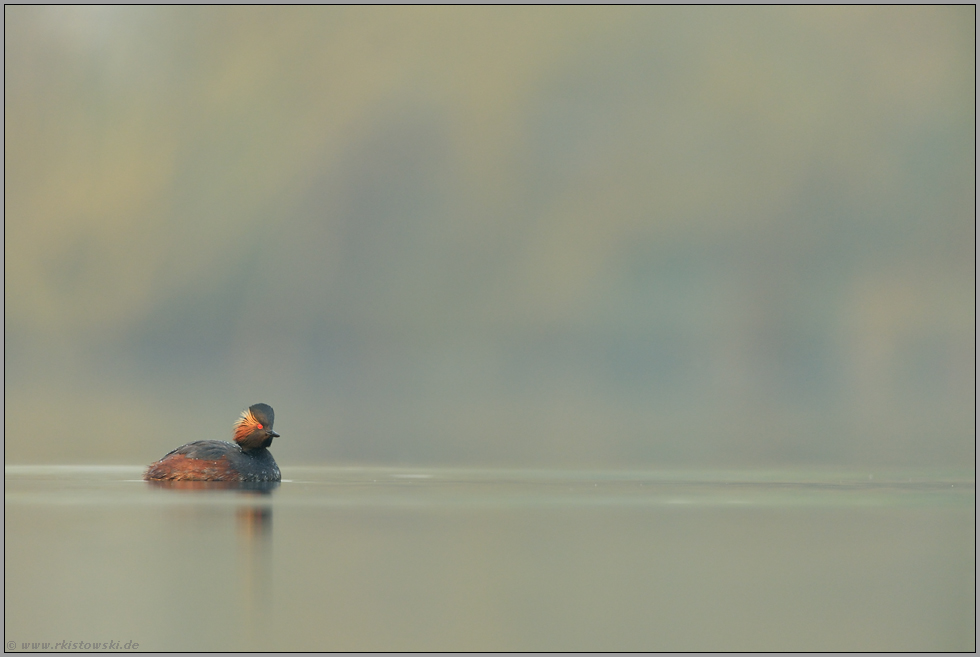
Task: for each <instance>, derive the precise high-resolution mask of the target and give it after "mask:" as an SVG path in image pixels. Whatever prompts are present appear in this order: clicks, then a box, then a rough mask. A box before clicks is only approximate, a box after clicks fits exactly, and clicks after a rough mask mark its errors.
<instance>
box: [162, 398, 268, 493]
mask: <svg viewBox="0 0 980 657" xmlns="http://www.w3.org/2000/svg"><path fill="white" fill-rule="evenodd" d="M274 422H275V413H274V411H273V410H272V407H271V406H269V405H268V404H253V405H252V406H249V407H248V409H247V410H246V411H244V412H243V413H242V415H241V417H240V418H239V419H238V421H237V422H236V423H235V428H234V441H235V442H233V443H232V442H227V441H224V440H198V441H195V442H192V443H187V444H186V445H183V446H181V447H178V448H177V449H175V450H173V451H171V452H169V453H168V454H167V455H166V456H164V457H163V458H162V459H160V460H159V461H156V462H155V463H151V464H150V466H149V467H148V468H147V470H146V474H145V475H143V478H144V479H146V480H148V481H151V480H153V481H280V480H281V479H282V475H281V474H280V473H279V466H278V465H276V461H275V459H273V458H272V453H271V452H269V450H268V447H269V445H271V444H272V439H273V438H278V437H279V434H278V433H276V432H275V431H273V430H272V425H273V423H274Z"/></svg>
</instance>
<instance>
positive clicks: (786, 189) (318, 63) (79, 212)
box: [4, 6, 976, 468]
mask: <svg viewBox="0 0 980 657" xmlns="http://www.w3.org/2000/svg"><path fill="white" fill-rule="evenodd" d="M4 30H5V32H4V41H5V50H4V57H5V62H4V79H5V82H4V116H5V121H4V138H5V149H4V167H5V177H4V212H5V217H4V310H5V313H4V331H5V334H4V358H5V359H4V429H5V432H6V440H5V443H4V444H5V457H6V462H7V463H147V462H149V461H152V460H155V459H157V458H159V457H160V456H162V455H163V454H164V453H165V452H166V451H168V450H169V449H172V448H173V447H176V446H177V445H179V444H182V443H184V442H188V441H191V440H198V439H203V438H221V439H228V438H230V436H231V424H232V422H233V421H234V420H235V418H236V417H237V415H238V413H239V412H240V411H241V410H242V409H244V408H245V407H246V406H248V405H249V404H252V403H255V402H259V401H261V402H266V403H269V404H271V405H272V406H273V407H274V408H275V410H276V413H277V422H276V429H277V430H278V431H279V432H280V433H281V434H282V436H283V437H282V438H281V439H279V440H277V441H276V444H275V446H274V449H273V451H274V453H275V455H276V458H277V459H278V460H279V462H280V463H281V464H285V465H289V464H317V463H337V464H343V463H365V464H459V465H479V466H493V465H507V466H534V467H539V466H545V467H550V466H554V467H578V466H594V467H632V466H643V467H656V466H671V465H678V466H681V465H684V466H732V467H738V466H766V465H773V464H799V465H816V464H835V465H851V466H858V465H862V466H863V465H882V466H884V465H935V466H962V467H970V468H972V467H973V465H974V459H975V448H974V429H975V424H974V408H975V407H974V394H975V378H974V377H975V341H974V340H975V337H974V336H975V326H976V325H975V310H976V305H975V289H976V288H975V257H976V251H975V236H976V233H975V231H976V229H975V138H976V133H975V93H976V89H975V65H974V55H975V48H974V46H975V8H974V7H973V6H953V7H949V6H947V7H856V8H816V7H809V8H789V7H752V8H745V7H742V8H734V9H729V8H721V7H710V8H709V7H610V8H606V7H556V8H552V7H527V8H525V7H473V8H469V7H467V8H463V7H448V8H445V7H366V8H361V7H285V8H278V7H275V8H273V7H258V8H253V7H232V8H224V7H210V8H198V7H147V8H144V7H65V6H58V7H29V6H7V7H5V8H4Z"/></svg>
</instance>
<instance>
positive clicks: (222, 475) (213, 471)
mask: <svg viewBox="0 0 980 657" xmlns="http://www.w3.org/2000/svg"><path fill="white" fill-rule="evenodd" d="M144 478H145V479H166V480H169V481H224V480H229V479H237V478H238V472H237V471H236V470H235V469H234V468H232V467H231V464H230V463H229V462H228V459H226V458H224V457H222V458H220V459H217V460H215V461H210V460H203V459H194V458H190V457H189V456H187V455H186V454H170V455H169V456H166V457H164V458H162V459H160V460H159V461H157V462H156V463H154V464H152V465H151V466H150V467H149V469H148V470H147V471H146V475H145V477H144Z"/></svg>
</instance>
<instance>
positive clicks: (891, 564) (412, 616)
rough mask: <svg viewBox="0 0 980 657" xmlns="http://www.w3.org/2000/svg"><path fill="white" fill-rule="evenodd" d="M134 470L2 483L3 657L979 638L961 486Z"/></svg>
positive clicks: (694, 476)
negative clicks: (123, 649)
mask: <svg viewBox="0 0 980 657" xmlns="http://www.w3.org/2000/svg"><path fill="white" fill-rule="evenodd" d="M140 473H141V470H140V468H136V467H133V468H126V467H103V468H99V467H88V468H85V467H64V468H58V467H16V466H14V467H7V468H6V470H5V475H6V476H5V511H6V514H5V565H6V569H5V603H6V604H5V621H6V622H5V628H6V630H5V631H6V633H7V635H6V636H5V640H6V641H8V642H9V641H14V642H15V643H16V650H17V651H20V650H22V644H23V643H25V642H32V641H33V642H44V641H49V642H58V641H71V640H78V641H92V642H94V641H96V640H99V641H122V642H125V641H127V640H134V641H137V642H139V643H140V649H141V650H142V649H147V650H247V649H252V650H303V649H306V650H467V649H468V650H972V649H973V647H974V643H975V642H974V635H975V620H974V605H973V601H974V593H975V585H974V581H975V562H974V547H975V516H974V510H975V493H974V491H975V488H974V475H973V473H972V471H971V472H959V473H956V472H936V471H931V472H925V471H890V472H881V471H875V472H861V473H857V472H844V473H841V472H833V471H820V472H817V471H782V472H780V471H769V472H730V471H728V472H706V471H665V472H569V471H547V470H541V471H513V470H462V469H447V468H441V469H421V468H415V469H407V468H403V469H395V468H285V469H284V475H285V476H286V477H287V480H286V481H284V482H283V483H282V485H281V486H280V485H279V484H271V485H270V484H259V485H256V484H249V485H244V486H243V485H228V484H225V483H221V484H215V483H207V484H202V483H197V482H174V483H170V484H164V483H160V482H153V483H149V482H143V481H141V480H140V479H139V477H140ZM273 513H275V518H276V522H275V524H273V522H272V518H273Z"/></svg>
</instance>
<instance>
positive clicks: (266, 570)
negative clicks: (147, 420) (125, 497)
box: [147, 481, 280, 650]
mask: <svg viewBox="0 0 980 657" xmlns="http://www.w3.org/2000/svg"><path fill="white" fill-rule="evenodd" d="M147 483H148V484H149V485H151V486H153V487H154V488H166V489H172V490H176V491H181V492H189V491H230V492H233V493H236V494H237V496H238V502H239V503H238V504H237V505H236V507H235V519H236V523H235V524H236V527H237V530H238V531H237V536H238V540H237V541H236V542H237V544H238V558H239V562H240V566H241V567H240V568H239V569H238V572H239V573H241V576H240V578H239V586H240V591H239V593H240V600H241V601H242V604H243V606H244V609H243V614H244V619H245V620H246V621H247V622H245V623H243V627H244V628H245V636H244V637H243V638H244V639H245V640H246V641H247V642H248V646H249V647H251V648H252V649H253V650H254V649H258V647H259V645H258V644H259V643H261V640H262V637H261V636H260V635H259V634H258V632H259V630H260V629H261V628H262V627H263V626H264V623H265V622H267V621H268V618H269V614H270V611H271V601H272V505H271V499H270V498H271V495H272V491H274V490H275V489H276V488H278V487H279V486H280V482H278V481H263V482H259V481H246V482H238V481H149V482H147Z"/></svg>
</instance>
